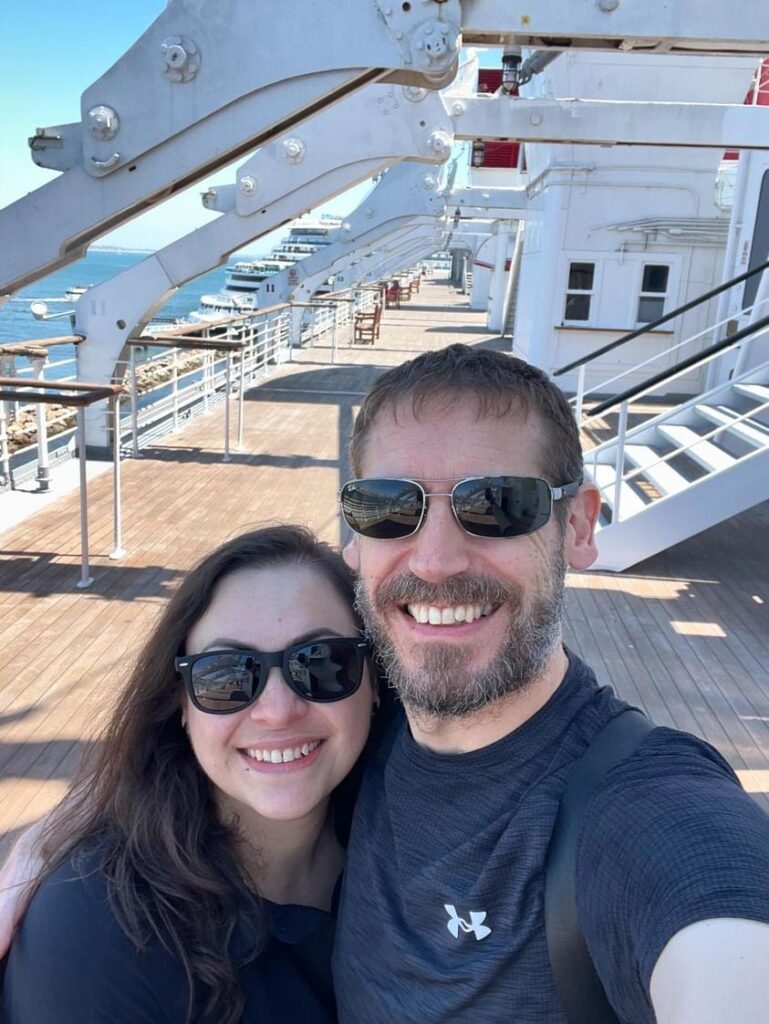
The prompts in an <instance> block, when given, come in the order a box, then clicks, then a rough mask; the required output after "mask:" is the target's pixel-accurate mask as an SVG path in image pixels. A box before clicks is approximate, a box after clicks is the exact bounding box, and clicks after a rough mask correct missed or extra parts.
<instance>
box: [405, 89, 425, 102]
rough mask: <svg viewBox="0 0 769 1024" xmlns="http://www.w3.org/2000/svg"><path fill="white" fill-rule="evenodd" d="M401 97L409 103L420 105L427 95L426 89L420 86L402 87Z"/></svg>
mask: <svg viewBox="0 0 769 1024" xmlns="http://www.w3.org/2000/svg"><path fill="white" fill-rule="evenodd" d="M403 95H404V96H405V97H406V99H407V100H409V102H411V103H420V102H421V101H422V100H423V99H424V98H425V96H426V95H427V89H423V88H422V87H421V86H420V85H404V87H403Z"/></svg>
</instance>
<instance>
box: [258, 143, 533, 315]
mask: <svg viewBox="0 0 769 1024" xmlns="http://www.w3.org/2000/svg"><path fill="white" fill-rule="evenodd" d="M527 206H528V197H527V194H526V190H525V189H523V188H518V189H516V188H498V189H483V188H460V189H455V190H453V191H451V192H446V191H445V190H444V189H441V188H439V187H438V186H437V183H436V179H435V176H434V175H432V174H430V173H429V172H426V171H425V168H424V167H420V166H419V165H416V164H413V163H410V162H408V161H406V162H404V163H402V164H400V165H399V166H398V167H394V168H392V170H390V171H388V173H387V174H386V175H385V176H384V177H383V178H382V179H381V181H379V183H378V184H377V186H376V188H375V189H374V190H373V192H371V194H370V195H369V196H367V197H366V199H364V200H363V202H362V203H361V204H360V206H359V207H358V208H357V209H356V210H354V211H353V213H352V214H350V216H349V217H348V218H347V220H346V222H345V224H344V225H343V226H342V227H341V228H340V229H338V231H337V233H336V237H335V238H334V241H333V242H332V243H331V244H330V245H326V246H323V248H321V249H318V250H317V251H316V252H315V253H313V254H312V255H311V256H308V257H307V258H306V259H303V260H301V261H300V262H299V263H296V264H295V265H294V266H293V267H290V268H288V269H286V270H283V271H281V272H280V273H279V274H276V275H274V276H272V277H270V278H267V279H266V280H265V281H263V282H261V284H260V285H259V286H258V287H257V289H256V291H257V293H258V294H259V295H260V297H261V300H262V301H261V304H262V305H268V304H272V303H274V302H306V301H308V300H309V299H311V298H312V296H313V295H314V294H315V292H316V291H317V289H318V288H319V287H320V286H321V285H322V284H323V283H324V282H325V281H326V280H327V279H328V278H329V277H332V276H333V278H334V283H335V286H336V288H349V287H352V286H353V285H354V284H355V283H356V282H357V278H356V277H355V274H354V273H352V272H351V268H352V267H355V266H359V265H360V261H361V260H362V259H368V258H369V257H370V255H371V254H372V253H374V252H375V251H377V250H378V251H380V252H381V251H383V250H387V249H389V248H390V247H391V246H392V244H393V243H395V242H397V241H399V240H403V241H405V242H408V241H409V240H410V239H411V237H412V236H413V235H414V232H415V231H416V230H417V229H418V228H422V227H425V226H427V227H428V228H429V229H430V230H431V232H432V234H433V235H437V236H438V238H440V235H441V233H444V234H446V233H448V232H449V230H450V218H453V217H454V216H455V213H456V212H457V211H458V212H459V214H460V217H462V218H463V219H464V220H471V219H477V218H489V217H491V218H495V219H497V218H498V219H506V220H510V219H517V218H521V217H525V216H526V208H527ZM367 270H368V268H367Z"/></svg>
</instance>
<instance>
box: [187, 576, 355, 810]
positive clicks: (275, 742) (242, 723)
mask: <svg viewBox="0 0 769 1024" xmlns="http://www.w3.org/2000/svg"><path fill="white" fill-rule="evenodd" d="M356 635H357V629H356V625H355V620H354V619H353V617H352V614H351V612H350V610H349V608H348V607H347V605H346V604H345V602H344V601H343V600H342V598H341V597H340V596H339V594H338V593H337V591H336V590H335V589H334V587H333V586H332V585H331V583H329V581H328V580H327V579H326V578H325V576H324V575H322V574H321V573H320V572H319V571H317V570H315V569H312V568H310V567H308V566H300V565H282V566H273V567H269V568H264V569H248V568H246V569H239V570H237V571H236V572H233V573H231V574H230V575H229V576H226V577H225V578H224V579H223V580H221V581H220V582H219V584H218V585H217V587H216V590H215V591H214V597H213V600H212V601H211V604H210V606H209V608H208V610H207V611H206V613H205V614H204V615H203V616H202V618H201V619H199V620H198V622H197V623H196V624H195V626H194V627H193V629H192V630H191V632H190V634H189V637H188V639H187V645H186V653H187V654H199V653H201V652H203V651H205V650H224V649H227V648H241V649H247V650H257V651H280V650H283V649H284V648H285V647H288V646H290V645H291V644H293V643H296V642H297V641H302V640H305V639H312V638H315V637H320V636H345V637H352V636H356ZM367 680H368V671H367V673H366V676H365V677H364V680H363V682H362V683H361V686H360V687H359V689H358V690H357V691H356V692H355V693H354V694H352V696H350V697H347V698H345V699H344V700H340V701H337V702H335V703H331V704H318V703H310V702H309V701H306V700H303V699H302V698H301V697H299V696H298V695H297V694H296V693H294V691H293V690H291V689H290V688H289V686H288V684H287V683H286V682H285V680H284V678H283V675H282V673H281V670H280V668H273V669H271V670H270V673H269V676H268V678H267V683H266V686H265V688H264V690H263V691H262V693H261V694H260V695H259V697H257V699H256V701H255V702H254V703H253V704H252V705H251V706H250V707H248V708H245V709H244V710H243V711H239V712H235V713H234V714H229V715H212V714H206V713H205V712H203V711H199V710H198V709H197V708H195V707H194V706H193V705H192V704H191V703H190V701H189V698H185V700H186V709H185V713H186V716H187V722H188V732H189V738H190V742H191V744H192V749H193V750H194V752H195V756H196V757H197V759H198V762H199V764H200V766H201V768H202V769H203V771H204V772H205V773H206V775H207V776H208V777H209V778H210V779H211V781H212V782H213V783H214V785H215V786H216V787H217V789H218V790H219V792H220V796H223V797H224V798H225V799H224V800H223V801H221V802H220V806H221V805H222V804H223V805H225V806H231V807H232V808H233V809H234V810H236V811H237V813H238V814H239V815H240V816H241V817H242V818H244V817H249V811H250V812H253V813H254V814H256V815H257V816H258V817H260V818H264V819H267V820H272V821H292V820H296V819H300V818H303V817H305V816H306V815H309V814H311V813H312V812H313V811H323V812H325V807H326V801H327V798H328V796H329V794H330V793H331V791H332V790H333V789H334V788H335V787H336V786H337V785H338V783H339V782H341V781H342V779H343V778H344V777H345V776H346V775H347V773H348V772H349V771H350V769H351V768H352V766H353V765H354V764H355V761H356V760H357V758H358V756H359V754H360V753H361V751H362V749H363V746H364V744H365V742H366V737H367V736H368V731H369V724H370V721H371V708H372V702H373V699H374V695H373V691H372V688H371V684H370V682H368V681H367ZM307 747H309V750H310V752H309V753H308V754H306V755H305V754H302V749H303V748H307ZM273 751H278V752H280V753H281V754H282V753H283V752H284V751H294V752H296V751H299V752H300V754H301V756H299V757H295V758H294V759H293V760H289V761H288V762H285V763H273V762H272V761H271V760H270V761H268V760H266V755H267V754H270V755H271V754H272V752H273ZM257 752H259V757H262V758H263V759H262V760H259V759H258V757H257ZM275 756H276V757H277V755H275Z"/></svg>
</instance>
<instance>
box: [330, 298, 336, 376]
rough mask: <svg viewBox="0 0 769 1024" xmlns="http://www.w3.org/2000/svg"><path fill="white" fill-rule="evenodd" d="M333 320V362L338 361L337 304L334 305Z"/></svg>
mask: <svg viewBox="0 0 769 1024" xmlns="http://www.w3.org/2000/svg"><path fill="white" fill-rule="evenodd" d="M332 309H333V317H334V318H333V320H332V321H331V362H332V363H336V331H337V315H336V314H337V304H336V303H334V305H333V307H332Z"/></svg>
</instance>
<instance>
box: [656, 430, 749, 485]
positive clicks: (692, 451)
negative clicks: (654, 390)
mask: <svg viewBox="0 0 769 1024" xmlns="http://www.w3.org/2000/svg"><path fill="white" fill-rule="evenodd" d="M657 430H659V432H660V434H662V436H663V437H665V438H666V439H667V440H668V441H672V442H673V444H674V445H676V447H677V448H686V449H687V450H686V452H684V454H685V455H688V456H689V458H691V459H694V461H695V462H698V463H699V464H700V465H701V466H702V467H703V468H704V469H707V470H708V472H710V473H717V472H719V471H720V470H722V469H728V468H729V467H730V466H733V465H734V463H735V462H736V461H737V460H736V459H735V458H733V457H732V456H731V455H730V454H729V453H728V452H725V451H724V450H723V448H719V447H718V446H717V445H715V444H713V443H712V441H701V440H698V438H699V436H700V435H699V434H698V433H697V432H696V431H694V430H692V429H691V428H690V427H684V426H682V425H681V424H678V423H661V424H660V425H659V427H657ZM687 446H690V447H687Z"/></svg>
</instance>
